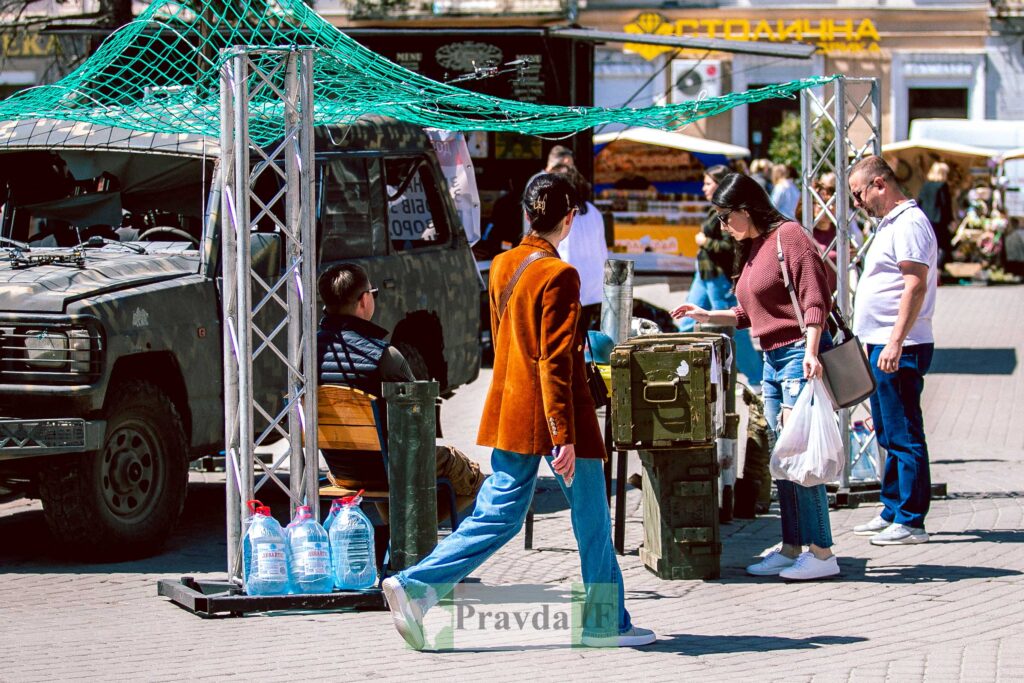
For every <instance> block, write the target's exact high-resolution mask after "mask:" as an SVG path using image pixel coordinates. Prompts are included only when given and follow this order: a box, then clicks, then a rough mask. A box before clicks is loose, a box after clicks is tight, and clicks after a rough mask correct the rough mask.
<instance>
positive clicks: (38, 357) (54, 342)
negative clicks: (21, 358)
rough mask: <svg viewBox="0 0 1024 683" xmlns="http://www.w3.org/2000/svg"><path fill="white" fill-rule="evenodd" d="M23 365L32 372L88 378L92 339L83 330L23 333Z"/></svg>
mask: <svg viewBox="0 0 1024 683" xmlns="http://www.w3.org/2000/svg"><path fill="white" fill-rule="evenodd" d="M23 337H24V345H25V365H27V366H28V367H30V368H33V369H35V370H50V371H56V372H73V373H79V374H88V373H89V371H90V369H91V360H92V351H93V348H92V336H91V335H90V333H89V330H87V329H85V328H84V327H72V328H69V329H65V330H53V329H49V330H25V332H24V334H23Z"/></svg>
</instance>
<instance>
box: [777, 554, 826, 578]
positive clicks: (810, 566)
mask: <svg viewBox="0 0 1024 683" xmlns="http://www.w3.org/2000/svg"><path fill="white" fill-rule="evenodd" d="M837 574H839V561H838V560H837V559H836V556H835V555H832V556H831V557H829V558H828V559H826V560H819V559H818V558H816V557H815V556H814V553H812V552H810V551H808V552H806V553H801V554H800V557H798V558H796V562H794V563H793V566H792V567H787V568H786V569H783V570H782V571H781V572H779V578H782V579H788V580H790V581H810V580H812V579H824V578H828V577H829V576H836V575H837Z"/></svg>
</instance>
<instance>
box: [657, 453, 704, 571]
mask: <svg viewBox="0 0 1024 683" xmlns="http://www.w3.org/2000/svg"><path fill="white" fill-rule="evenodd" d="M640 462H641V463H643V467H644V474H643V511H644V545H643V547H642V548H640V560H641V561H642V562H643V563H644V565H645V566H646V567H647V568H648V569H649V570H650V571H652V572H654V573H655V574H656V575H657V576H658V577H660V578H662V579H717V578H718V577H719V575H720V574H721V558H722V543H721V537H720V535H719V527H718V514H719V513H718V483H717V481H716V475H717V471H718V456H717V453H716V451H715V448H714V446H703V447H694V448H685V449H669V450H658V451H640Z"/></svg>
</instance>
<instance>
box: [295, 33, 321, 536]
mask: <svg viewBox="0 0 1024 683" xmlns="http://www.w3.org/2000/svg"><path fill="white" fill-rule="evenodd" d="M300 54H301V66H302V68H301V70H300V72H299V93H298V94H299V107H300V110H299V140H300V145H299V147H300V157H299V161H300V163H301V168H300V169H299V170H300V171H301V176H300V186H299V196H300V197H301V202H302V210H301V211H300V213H299V217H300V219H301V227H300V229H299V235H300V238H301V240H302V269H301V271H300V272H301V279H300V282H301V285H302V291H301V292H300V296H301V298H302V341H303V344H302V371H303V379H304V382H305V387H304V390H305V401H304V402H302V403H301V404H300V405H301V406H302V410H303V426H304V427H305V428H306V429H307V433H310V434H316V432H317V430H316V415H317V380H318V363H317V358H316V319H317V317H316V292H317V289H316V215H315V208H316V207H315V201H316V200H315V192H314V183H315V181H316V166H315V163H314V158H315V157H314V154H313V151H314V149H313V148H314V144H313V55H314V51H313V50H312V49H305V50H302V51H301V53H300ZM305 449H306V452H305V459H306V463H305V469H304V472H305V480H306V482H305V483H306V502H307V503H308V504H309V505H312V506H313V508H314V509H316V510H317V514H318V516H319V506H318V505H315V501H317V500H318V499H319V487H318V478H319V469H320V451H319V449H318V448H317V443H316V439H306V443H305Z"/></svg>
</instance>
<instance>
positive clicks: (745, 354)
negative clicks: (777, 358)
mask: <svg viewBox="0 0 1024 683" xmlns="http://www.w3.org/2000/svg"><path fill="white" fill-rule="evenodd" d="M729 173H730V171H729V169H728V168H727V167H725V166H721V165H719V166H712V167H710V168H708V169H707V170H706V171H704V186H703V191H704V196H705V197H706V198H707V200H708V201H709V202H710V201H711V198H712V197H713V196H714V194H715V190H717V189H718V184H719V183H720V182H722V180H723V179H724V178H725V177H726V176H727V175H729ZM695 239H696V241H697V247H698V248H697V271H696V272H695V273H694V275H693V283H692V284H691V285H690V291H689V294H688V295H687V298H686V301H687V303H691V304H694V305H695V306H699V307H701V308H706V309H711V310H714V309H725V308H730V307H732V306H735V305H736V296H735V294H733V291H732V274H733V266H734V264H735V262H736V246H737V245H736V240H734V239H733V238H732V235H730V234H729V233H728V232H725V231H723V230H722V224H721V222H720V221H719V220H718V211H716V210H715V207H714V206H711V207H710V208H709V209H708V215H707V217H705V219H704V223H703V225H701V229H700V232H698V233H697V235H696V236H695ZM695 326H696V321H695V320H694V319H693V318H683V319H682V320H680V321H679V323H678V327H679V330H680V331H681V332H692V331H693V329H694V327H695ZM735 344H736V367H737V369H738V370H739V371H740V372H742V373H743V374H744V375H745V376H746V378H747V384H748V386H749V387H750V389H751V391H753V392H754V393H760V392H761V377H762V373H763V362H762V360H761V354H759V353H758V352H757V350H756V349H754V343H753V342H752V341H751V339H750V331H749V330H746V329H741V330H736V335H735Z"/></svg>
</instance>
